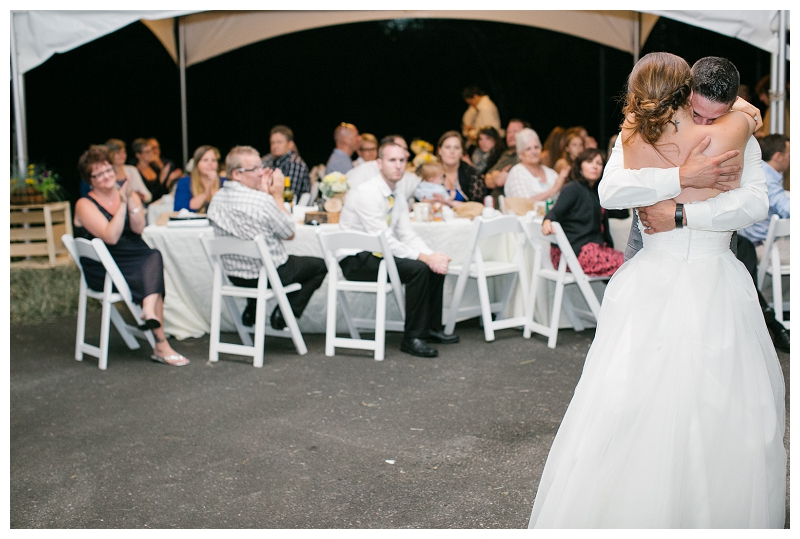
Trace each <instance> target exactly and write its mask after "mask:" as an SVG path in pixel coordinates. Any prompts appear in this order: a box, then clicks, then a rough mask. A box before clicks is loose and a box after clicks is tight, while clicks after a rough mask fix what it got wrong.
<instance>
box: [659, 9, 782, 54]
mask: <svg viewBox="0 0 800 539" xmlns="http://www.w3.org/2000/svg"><path fill="white" fill-rule="evenodd" d="M647 13H653V14H656V15H662V16H664V17H669V18H670V19H673V20H676V21H678V22H682V23H685V24H691V25H692V26H699V27H700V28H707V29H709V30H713V31H714V32H717V33H719V34H722V35H726V36H729V37H734V38H736V39H739V40H741V41H744V42H745V43H749V44H751V45H755V46H756V47H759V48H761V49H764V50H766V51H769V52H772V53H774V52H775V51H777V50H778V12H777V11H776V10H774V9H773V10H768V11H767V10H762V11H755V10H752V11H736V10H725V11H721V10H720V11H680V10H677V11H648V12H647ZM786 29H787V30H789V17H788V16H787V18H786Z"/></svg>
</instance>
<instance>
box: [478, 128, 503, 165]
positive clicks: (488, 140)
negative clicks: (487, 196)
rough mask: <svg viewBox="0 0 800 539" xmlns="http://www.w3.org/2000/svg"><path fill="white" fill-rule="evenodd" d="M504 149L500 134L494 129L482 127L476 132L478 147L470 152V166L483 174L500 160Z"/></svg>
mask: <svg viewBox="0 0 800 539" xmlns="http://www.w3.org/2000/svg"><path fill="white" fill-rule="evenodd" d="M504 150H505V147H504V146H503V139H501V138H500V133H498V132H497V129H495V128H494V127H483V128H481V129H480V130H479V131H478V146H477V147H476V148H475V151H473V152H472V156H471V159H472V166H473V167H475V170H476V171H477V172H478V174H483V173H484V172H486V171H487V170H489V168H490V167H493V166H494V165H495V163H497V160H498V159H500V155H502V153H503V151H504Z"/></svg>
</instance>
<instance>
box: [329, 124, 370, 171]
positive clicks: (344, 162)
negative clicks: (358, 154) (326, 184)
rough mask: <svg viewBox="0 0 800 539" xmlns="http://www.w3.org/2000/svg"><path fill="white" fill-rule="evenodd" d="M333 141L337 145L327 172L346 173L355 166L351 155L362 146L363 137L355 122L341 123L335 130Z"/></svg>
mask: <svg viewBox="0 0 800 539" xmlns="http://www.w3.org/2000/svg"><path fill="white" fill-rule="evenodd" d="M333 141H334V143H335V144H336V147H335V148H334V149H333V152H331V156H330V157H329V158H328V163H327V164H326V165H325V174H330V173H331V172H341V173H342V174H346V173H347V171H348V170H350V169H351V168H353V161H352V160H351V159H350V156H351V155H353V153H354V152H355V151H356V150H357V149H358V148H360V147H361V137H360V136H359V135H358V128H356V126H354V125H353V124H348V123H341V124H339V125H337V126H336V129H334V130H333Z"/></svg>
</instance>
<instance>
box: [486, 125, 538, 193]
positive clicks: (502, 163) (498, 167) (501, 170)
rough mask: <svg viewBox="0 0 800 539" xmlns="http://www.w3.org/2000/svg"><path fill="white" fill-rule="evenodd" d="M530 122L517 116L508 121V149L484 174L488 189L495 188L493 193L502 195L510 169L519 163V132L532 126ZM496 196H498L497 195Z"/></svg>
mask: <svg viewBox="0 0 800 539" xmlns="http://www.w3.org/2000/svg"><path fill="white" fill-rule="evenodd" d="M530 126H531V125H530V124H529V123H528V122H524V121H522V120H519V119H517V118H514V119H511V120H509V121H508V126H507V127H506V150H505V151H504V152H503V153H502V154H501V155H500V158H499V159H498V160H497V163H495V164H494V166H492V167H489V170H488V171H486V174H484V180H485V182H486V187H487V188H488V189H494V190H495V191H494V192H493V193H492V195H493V196H494V195H501V194H502V193H503V189H502V187H503V186H504V185H505V184H506V178H508V171H509V170H511V167H513V166H514V165H516V164H517V163H519V157H518V156H517V138H516V137H517V133H519V132H520V131H522V130H523V129H525V128H526V127H530ZM495 198H497V197H496V196H495Z"/></svg>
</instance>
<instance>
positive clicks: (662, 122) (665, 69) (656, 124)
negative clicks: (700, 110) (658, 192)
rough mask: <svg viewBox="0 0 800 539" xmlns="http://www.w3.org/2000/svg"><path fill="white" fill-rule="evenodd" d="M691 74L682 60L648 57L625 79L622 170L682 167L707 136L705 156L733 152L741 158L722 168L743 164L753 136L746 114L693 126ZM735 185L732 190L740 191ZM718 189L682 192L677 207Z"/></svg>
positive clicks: (650, 55) (658, 56) (713, 192)
mask: <svg viewBox="0 0 800 539" xmlns="http://www.w3.org/2000/svg"><path fill="white" fill-rule="evenodd" d="M690 93H691V71H690V69H689V65H688V64H687V63H686V62H685V61H684V60H683V59H682V58H680V57H678V56H675V55H672V54H669V53H651V54H648V55H646V56H645V57H643V58H642V60H640V61H639V63H637V64H636V66H635V67H634V69H633V71H632V72H631V75H630V77H629V79H628V95H627V100H626V104H625V109H624V112H625V122H624V123H623V125H622V143H623V148H624V151H623V157H624V163H625V168H630V169H639V168H646V167H653V168H673V167H677V166H680V165H682V164H683V163H684V161H686V159H687V158H688V157H689V154H690V153H691V151H692V150H693V149H694V148H695V147H696V146H697V145H698V144H699V143H700V142H701V141H702V140H703V139H704V138H705V137H707V136H709V137H711V143H710V144H709V146H708V148H706V150H705V151H704V152H703V153H704V154H705V155H719V154H721V153H724V152H726V151H728V150H732V149H737V150H739V155H738V156H737V157H735V158H733V159H731V160H729V161H726V162H725V165H740V166H741V165H742V163H743V155H744V147H745V145H746V144H747V139H748V138H749V136H750V134H751V129H750V121H749V119H748V117H747V115H746V114H743V113H739V112H733V113H728V114H725V115H723V116H722V117H720V118H718V119H717V120H715V121H714V123H713V124H711V125H696V124H694V123H693V121H692V111H691V107H690V105H689V95H690ZM738 186H739V182H738V181H737V182H734V184H733V187H738ZM719 193H720V191H718V190H716V189H691V188H687V189H684V190H683V191H682V192H681V194H680V195H679V196H678V197H676V199H675V200H676V202H683V203H685V202H692V201H698V200H706V199H708V198H712V197H714V196H716V195H717V194H719Z"/></svg>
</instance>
